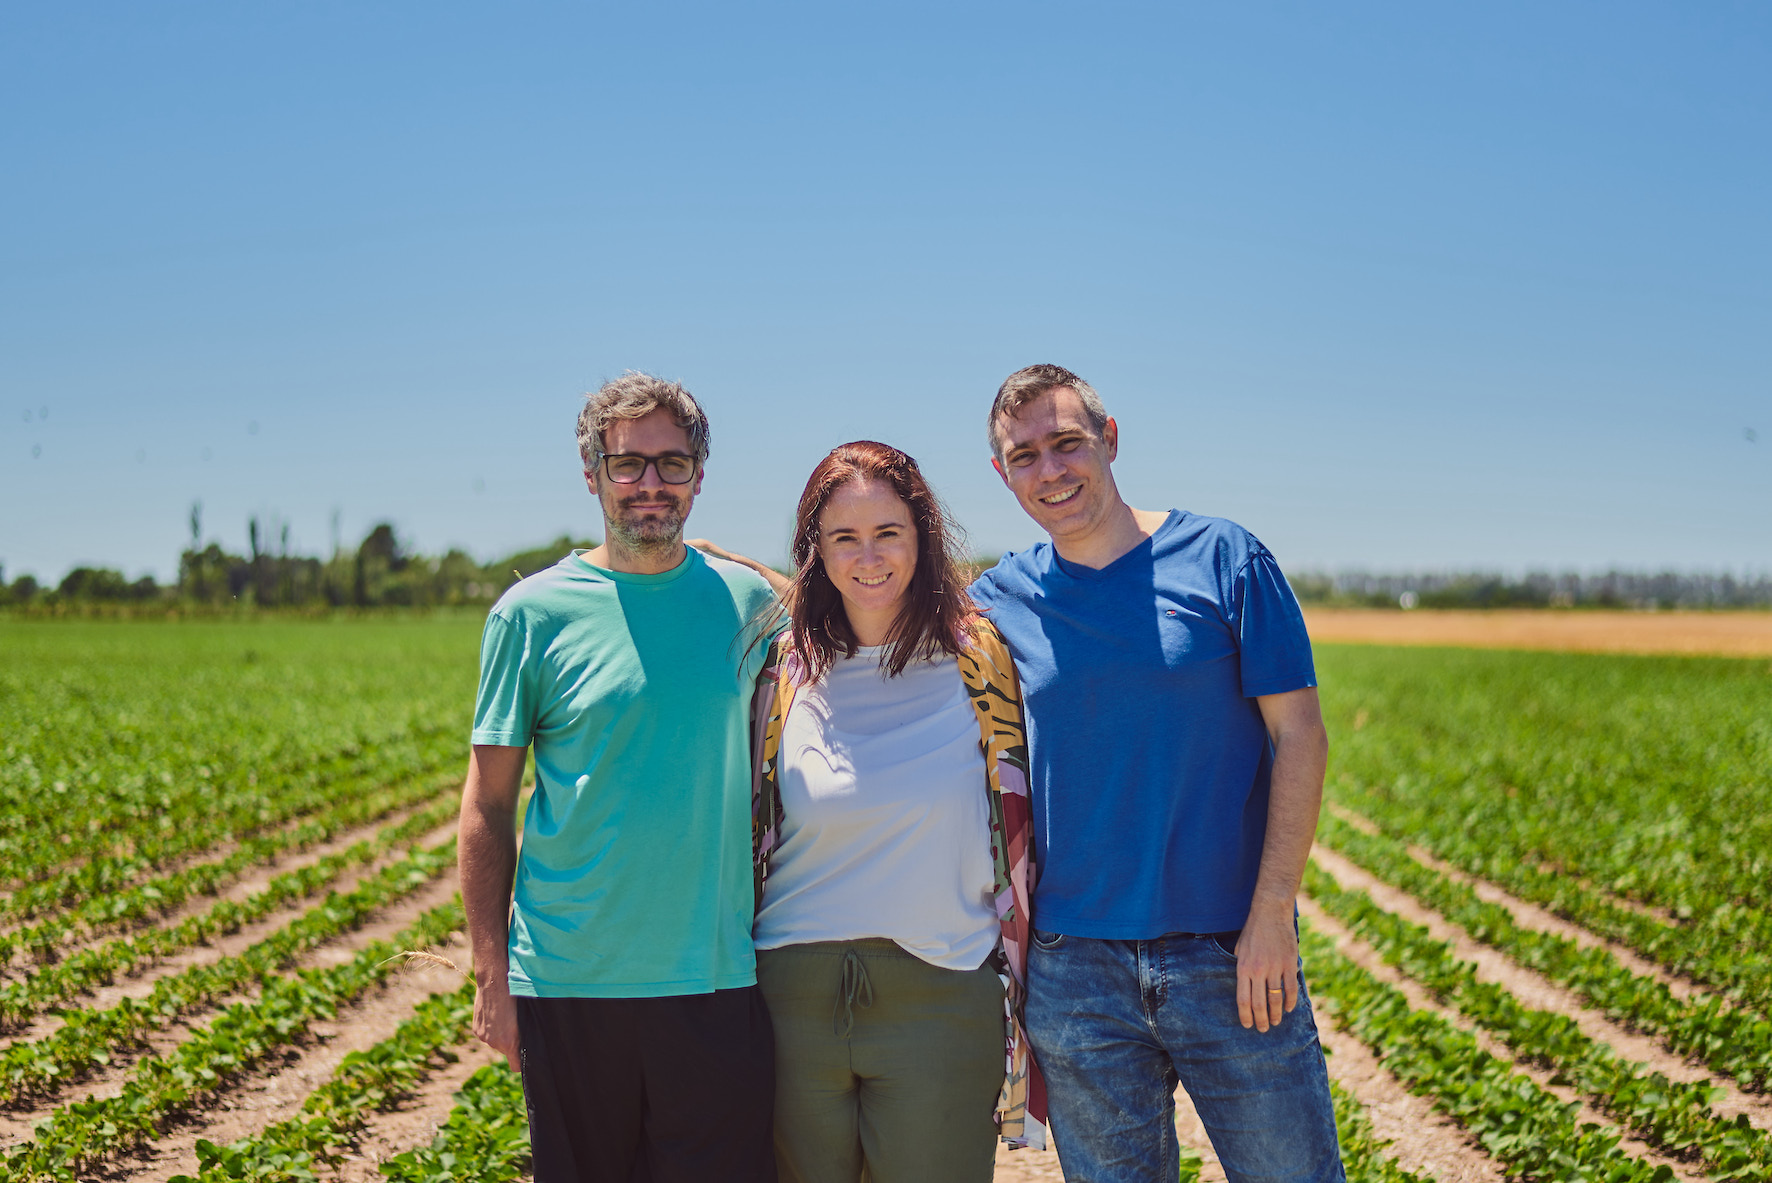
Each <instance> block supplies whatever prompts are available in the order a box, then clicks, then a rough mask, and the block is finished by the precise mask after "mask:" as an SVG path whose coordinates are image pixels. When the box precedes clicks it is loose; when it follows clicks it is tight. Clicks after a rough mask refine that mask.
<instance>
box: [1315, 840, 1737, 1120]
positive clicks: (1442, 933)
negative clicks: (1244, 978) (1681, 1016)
mask: <svg viewBox="0 0 1772 1183" xmlns="http://www.w3.org/2000/svg"><path fill="white" fill-rule="evenodd" d="M1311 857H1312V858H1313V859H1315V860H1316V862H1317V865H1318V866H1320V867H1322V868H1323V869H1324V870H1325V871H1328V872H1329V874H1330V875H1332V876H1334V878H1335V880H1336V882H1338V883H1340V884H1341V885H1342V886H1343V887H1346V888H1357V889H1360V890H1363V891H1365V892H1366V893H1367V894H1368V895H1370V896H1371V897H1372V899H1373V902H1375V903H1377V904H1378V905H1379V906H1380V907H1382V908H1384V909H1385V910H1387V911H1389V912H1394V913H1395V914H1397V915H1398V916H1401V917H1402V918H1403V919H1405V920H1409V921H1412V922H1414V923H1416V924H1421V925H1425V926H1426V927H1427V930H1428V932H1429V933H1431V934H1432V935H1433V937H1434V939H1436V940H1441V941H1450V942H1452V948H1453V952H1454V953H1456V954H1457V956H1458V957H1460V958H1461V959H1463V960H1465V961H1469V962H1472V963H1474V964H1475V965H1476V967H1477V978H1478V979H1479V980H1480V981H1485V982H1494V983H1496V984H1497V985H1500V986H1503V987H1506V989H1507V991H1508V993H1510V994H1512V995H1513V996H1514V997H1515V998H1517V999H1519V1000H1520V1001H1521V1002H1522V1003H1524V1004H1525V1005H1527V1006H1530V1007H1534V1008H1536V1009H1538V1010H1546V1011H1553V1012H1555V1013H1557V1014H1561V1015H1567V1016H1569V1018H1570V1019H1572V1020H1573V1021H1574V1022H1575V1024H1576V1025H1577V1026H1578V1027H1580V1028H1581V1033H1582V1034H1583V1035H1585V1036H1587V1037H1588V1038H1589V1039H1593V1040H1597V1041H1599V1042H1601V1043H1604V1044H1607V1045H1608V1046H1609V1047H1611V1048H1612V1050H1613V1051H1616V1052H1617V1053H1618V1054H1619V1055H1621V1056H1623V1057H1624V1058H1626V1059H1627V1060H1635V1061H1638V1062H1639V1063H1643V1064H1647V1065H1648V1066H1649V1068H1650V1070H1651V1071H1655V1072H1659V1073H1661V1074H1662V1075H1663V1076H1666V1077H1667V1078H1668V1079H1669V1080H1676V1081H1693V1080H1703V1081H1706V1082H1708V1083H1710V1084H1712V1085H1714V1086H1716V1087H1717V1088H1719V1089H1721V1090H1722V1093H1723V1095H1722V1097H1721V1098H1720V1099H1719V1100H1717V1101H1715V1102H1713V1103H1712V1105H1711V1108H1712V1109H1714V1110H1715V1111H1716V1112H1717V1114H1718V1115H1719V1116H1722V1117H1727V1118H1733V1117H1734V1116H1735V1115H1736V1114H1738V1113H1745V1114H1746V1115H1747V1120H1748V1121H1749V1122H1750V1123H1752V1124H1753V1125H1756V1126H1758V1127H1760V1128H1761V1129H1772V1097H1765V1096H1755V1095H1753V1094H1749V1093H1744V1092H1742V1091H1741V1090H1740V1089H1739V1088H1737V1087H1735V1085H1734V1083H1733V1082H1732V1081H1730V1080H1727V1079H1725V1078H1722V1077H1713V1076H1712V1075H1711V1074H1710V1073H1709V1072H1708V1071H1707V1070H1706V1069H1705V1067H1704V1066H1703V1065H1702V1064H1698V1063H1695V1062H1693V1061H1690V1060H1688V1059H1686V1058H1685V1057H1684V1056H1681V1055H1679V1054H1677V1053H1675V1052H1671V1051H1669V1050H1667V1049H1666V1048H1665V1047H1663V1046H1662V1045H1661V1043H1660V1042H1658V1041H1657V1040H1656V1039H1655V1038H1654V1037H1653V1036H1649V1035H1644V1034H1641V1033H1639V1032H1635V1031H1632V1030H1630V1029H1629V1028H1627V1027H1624V1026H1622V1025H1620V1024H1618V1023H1615V1022H1613V1021H1612V1020H1611V1019H1609V1018H1607V1017H1606V1016H1605V1015H1603V1014H1601V1013H1599V1012H1598V1011H1595V1010H1593V1009H1592V1008H1590V1007H1589V1006H1588V1005H1587V1004H1586V1003H1585V1002H1583V1001H1582V999H1581V997H1580V996H1579V995H1577V994H1576V993H1575V992H1574V991H1572V990H1567V989H1565V988H1563V987H1561V986H1559V985H1557V984H1556V983H1554V982H1552V981H1550V980H1549V979H1547V978H1545V977H1543V976H1542V975H1540V974H1539V973H1537V972H1536V971H1534V970H1531V969H1527V968H1526V967H1525V966H1522V965H1520V964H1519V963H1518V962H1516V961H1514V960H1512V959H1511V958H1509V957H1508V956H1507V955H1506V954H1505V953H1502V952H1500V951H1499V950H1497V949H1494V948H1491V947H1490V946H1488V945H1485V944H1482V943H1480V942H1478V941H1475V940H1473V939H1471V937H1470V935H1469V934H1468V933H1466V932H1465V931H1464V930H1463V929H1462V928H1460V927H1459V926H1458V925H1455V924H1452V923H1450V922H1448V921H1447V920H1446V919H1445V918H1444V917H1442V916H1441V915H1440V914H1439V913H1437V912H1435V911H1433V910H1432V909H1431V908H1428V907H1426V906H1425V905H1423V904H1422V903H1421V902H1420V901H1419V900H1417V899H1415V898H1414V897H1413V896H1411V895H1408V894H1407V893H1405V892H1402V891H1400V890H1398V889H1397V888H1395V887H1392V886H1391V885H1389V884H1388V883H1385V882H1384V881H1382V880H1380V879H1378V878H1376V877H1375V876H1373V875H1372V874H1371V873H1369V872H1368V871H1366V870H1364V869H1363V868H1361V867H1359V866H1357V865H1355V864H1354V863H1352V862H1350V861H1349V860H1348V859H1345V858H1343V857H1342V856H1341V855H1339V854H1337V853H1336V852H1335V851H1333V850H1329V849H1327V848H1324V847H1321V846H1317V847H1313V848H1312V850H1311Z"/></svg>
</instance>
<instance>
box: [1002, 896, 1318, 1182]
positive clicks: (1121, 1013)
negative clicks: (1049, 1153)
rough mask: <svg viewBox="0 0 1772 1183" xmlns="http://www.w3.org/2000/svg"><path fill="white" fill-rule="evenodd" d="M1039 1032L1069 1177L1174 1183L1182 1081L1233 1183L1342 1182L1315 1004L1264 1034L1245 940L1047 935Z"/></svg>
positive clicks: (1037, 952) (1031, 988)
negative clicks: (1250, 999) (1252, 1019)
mask: <svg viewBox="0 0 1772 1183" xmlns="http://www.w3.org/2000/svg"><path fill="white" fill-rule="evenodd" d="M1033 937H1034V939H1033V942H1032V948H1031V949H1030V950H1029V953H1028V1004H1027V1026H1028V1036H1029V1038H1030V1039H1031V1040H1032V1041H1033V1048H1034V1055H1035V1057H1036V1058H1037V1059H1038V1060H1039V1063H1040V1069H1041V1071H1042V1072H1044V1073H1045V1076H1046V1085H1047V1088H1048V1090H1049V1094H1050V1095H1049V1102H1048V1104H1049V1107H1050V1118H1051V1125H1052V1133H1053V1137H1054V1139H1055V1140H1056V1141H1057V1143H1058V1158H1059V1163H1060V1164H1061V1165H1062V1166H1063V1167H1064V1177H1065V1180H1066V1183H1174V1180H1175V1177H1176V1175H1177V1174H1178V1173H1179V1171H1180V1169H1181V1162H1180V1148H1179V1146H1178V1145H1177V1143H1176V1139H1175V1099H1174V1094H1175V1086H1176V1083H1177V1081H1179V1082H1180V1083H1181V1085H1182V1087H1183V1088H1185V1089H1186V1090H1187V1094H1188V1097H1189V1098H1191V1099H1192V1100H1193V1102H1194V1107H1195V1108H1196V1109H1197V1110H1198V1111H1199V1114H1200V1120H1201V1121H1202V1122H1203V1123H1204V1124H1205V1126H1206V1133H1207V1134H1208V1135H1209V1136H1210V1137H1211V1139H1212V1148H1213V1149H1214V1150H1215V1151H1217V1153H1218V1160H1219V1162H1220V1163H1221V1164H1222V1165H1223V1167H1224V1170H1225V1174H1226V1176H1227V1177H1228V1178H1229V1179H1230V1183H1254V1181H1256V1180H1281V1179H1285V1180H1292V1181H1296V1183H1306V1181H1310V1183H1340V1181H1342V1180H1344V1179H1345V1178H1346V1176H1345V1175H1344V1174H1343V1172H1342V1168H1341V1152H1340V1148H1339V1147H1338V1146H1337V1144H1336V1139H1335V1110H1334V1106H1333V1103H1332V1102H1331V1100H1330V1097H1329V1076H1328V1073H1327V1072H1326V1071H1325V1069H1324V1065H1323V1049H1322V1047H1321V1045H1319V1044H1318V1042H1317V1027H1316V1021H1315V1020H1314V1019H1313V1018H1312V1017H1311V1005H1310V997H1309V996H1308V995H1307V994H1306V993H1305V991H1304V978H1303V975H1302V973H1301V974H1300V976H1299V1001H1298V1009H1297V1010H1295V1011H1293V1012H1292V1013H1291V1014H1289V1015H1287V1016H1286V1018H1285V1020H1284V1021H1283V1022H1282V1023H1281V1024H1280V1025H1279V1026H1278V1027H1271V1028H1269V1029H1268V1030H1267V1031H1266V1032H1261V1031H1257V1030H1255V1028H1253V1027H1250V1028H1247V1029H1245V1028H1244V1027H1243V1026H1242V1025H1241V1024H1240V1023H1239V1022H1238V1021H1237V956H1236V953H1235V951H1234V948H1232V947H1231V946H1234V944H1235V937H1234V934H1231V935H1229V936H1228V939H1227V937H1225V936H1220V937H1213V936H1192V935H1190V934H1171V935H1169V936H1164V937H1158V938H1157V939H1155V940H1150V941H1098V940H1092V939H1090V938H1087V937H1073V936H1065V935H1061V934H1057V933H1050V932H1045V931H1043V930H1040V929H1035V931H1034V934H1033Z"/></svg>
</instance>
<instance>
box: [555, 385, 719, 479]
mask: <svg viewBox="0 0 1772 1183" xmlns="http://www.w3.org/2000/svg"><path fill="white" fill-rule="evenodd" d="M660 407H663V408H664V409H665V410H667V411H669V412H670V413H671V416H672V417H673V418H674V419H675V420H676V422H677V426H678V427H681V428H682V429H683V430H684V431H687V432H688V433H689V450H690V451H692V452H694V453H695V458H696V459H697V460H706V459H707V458H708V442H709V440H710V439H711V438H712V433H711V432H710V431H709V430H708V416H707V412H706V411H703V410H702V409H701V404H700V403H698V402H696V401H695V396H694V395H692V394H690V393H689V392H688V391H687V390H684V389H683V384H682V383H680V382H667V381H665V380H664V379H663V378H655V377H653V376H652V375H651V374H643V373H641V372H640V371H639V370H629V371H628V372H627V373H625V374H623V375H622V376H621V377H619V378H612V379H610V380H609V381H608V382H605V383H603V385H601V386H599V387H597V389H596V390H593V391H592V392H591V393H589V394H587V395H585V405H584V408H583V409H582V410H580V411H579V413H578V454H579V456H580V458H582V459H583V460H584V465H585V471H586V472H590V471H591V470H593V469H594V468H596V467H597V458H598V457H600V456H602V455H603V433H604V432H605V431H607V430H608V429H609V425H610V424H611V423H614V422H615V421H616V420H617V419H638V418H640V416H642V415H647V414H650V413H651V412H653V411H656V410H658V409H659V408H660Z"/></svg>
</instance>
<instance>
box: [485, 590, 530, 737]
mask: <svg viewBox="0 0 1772 1183" xmlns="http://www.w3.org/2000/svg"><path fill="white" fill-rule="evenodd" d="M528 657H529V632H528V630H527V629H525V628H523V627H522V626H520V625H518V624H516V623H514V622H512V621H510V620H508V619H506V618H505V617H503V616H501V615H499V614H498V613H497V612H494V613H492V614H491V615H489V616H488V617H487V618H486V632H485V635H484V636H483V637H482V638H481V640H480V691H479V693H478V694H477V695H476V696H475V698H474V738H473V742H474V743H478V744H494V745H497V746H499V747H507V748H526V747H528V746H529V741H530V740H531V739H533V738H535V710H536V694H535V674H534V671H533V670H532V669H530V668H529V667H530V662H529V660H528Z"/></svg>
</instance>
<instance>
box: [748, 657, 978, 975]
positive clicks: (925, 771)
mask: <svg viewBox="0 0 1772 1183" xmlns="http://www.w3.org/2000/svg"><path fill="white" fill-rule="evenodd" d="M883 651H884V646H873V647H864V648H861V649H859V650H858V651H857V652H856V655H855V656H854V657H851V658H848V659H844V658H842V657H839V658H838V659H837V662H836V664H835V666H834V667H833V668H832V669H831V671H830V673H828V674H826V675H825V676H824V678H823V679H821V680H820V681H818V682H815V683H813V684H812V685H810V686H802V687H801V688H800V689H799V691H798V692H797V693H796V694H795V695H794V705H793V708H792V709H791V710H790V711H789V712H788V717H787V718H786V719H785V720H783V722H782V729H781V757H780V764H779V766H778V769H777V773H778V783H779V785H780V788H781V804H782V812H783V814H784V820H783V823H782V829H781V843H780V845H779V846H778V847H777V848H776V850H775V853H774V854H773V855H771V856H770V859H769V879H768V881H767V882H766V883H765V884H764V888H763V907H762V910H761V911H760V912H758V914H757V924H756V932H755V937H756V945H757V948H759V949H778V948H781V947H782V946H784V945H798V944H804V943H806V942H808V941H853V940H860V939H862V938H864V937H886V938H888V939H890V940H894V941H897V942H898V944H899V945H900V946H901V947H903V948H904V950H905V951H906V952H908V953H913V954H915V955H916V956H918V957H921V958H922V959H923V960H924V961H927V962H929V964H931V965H937V966H940V967H942V968H943V969H959V970H972V969H977V968H978V967H979V966H980V965H983V964H984V960H985V958H986V957H988V956H990V952H991V950H992V949H993V948H995V947H996V944H997V938H998V935H999V934H1000V932H1001V928H1000V927H999V925H998V921H997V911H996V906H995V903H994V902H993V898H992V896H993V889H994V887H995V882H996V871H995V867H994V864H993V863H992V860H991V833H990V811H989V809H988V807H987V804H986V798H985V792H986V785H985V769H984V753H983V752H981V751H980V750H979V746H978V717H977V715H976V714H975V713H974V711H973V709H972V704H971V701H970V700H969V699H968V698H967V696H966V684H965V683H964V682H962V681H961V680H960V668H959V665H958V663H956V662H955V660H954V659H953V658H952V657H943V658H942V660H940V661H932V662H931V661H924V662H912V663H911V664H910V665H909V666H907V667H905V671H904V673H902V674H900V675H899V676H898V677H896V678H889V677H887V676H886V671H885V670H883V669H881V668H880V655H881V653H882V652H883Z"/></svg>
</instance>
